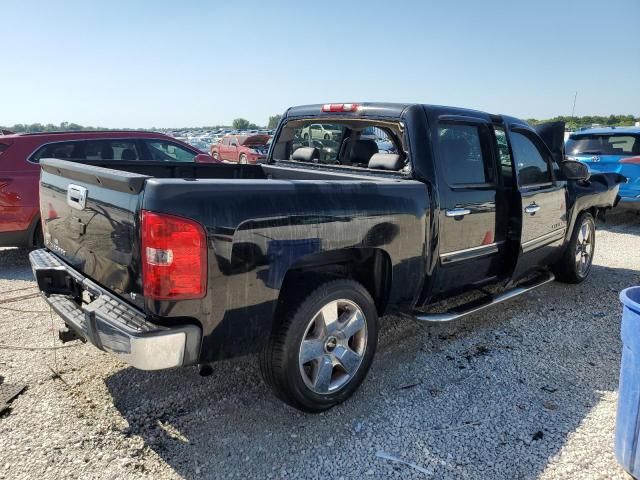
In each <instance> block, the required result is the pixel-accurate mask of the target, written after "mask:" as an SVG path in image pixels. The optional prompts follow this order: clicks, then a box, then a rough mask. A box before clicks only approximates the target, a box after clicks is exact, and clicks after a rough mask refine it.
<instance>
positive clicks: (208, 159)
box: [193, 153, 218, 163]
mask: <svg viewBox="0 0 640 480" xmlns="http://www.w3.org/2000/svg"><path fill="white" fill-rule="evenodd" d="M193 161H194V162H196V163H218V161H217V160H216V159H215V158H213V157H212V156H211V155H209V154H208V153H199V154H197V155H196V156H195V157H194V159H193Z"/></svg>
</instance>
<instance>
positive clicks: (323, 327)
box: [260, 279, 378, 413]
mask: <svg viewBox="0 0 640 480" xmlns="http://www.w3.org/2000/svg"><path fill="white" fill-rule="evenodd" d="M377 343H378V314H377V311H376V306H375V303H374V301H373V299H372V298H371V295H370V294H369V292H368V291H367V290H366V289H365V288H364V287H363V286H362V285H361V284H360V283H358V282H355V281H353V280H346V279H340V280H333V281H330V282H327V283H324V284H322V285H320V286H319V287H317V288H316V289H315V290H313V291H311V293H309V294H308V295H307V296H306V297H305V298H303V299H302V300H301V301H299V302H298V303H297V304H295V305H294V306H292V307H291V308H289V309H288V314H287V315H286V317H285V318H284V320H283V322H282V324H281V325H280V327H279V328H278V329H277V330H276V331H275V332H274V333H273V334H272V336H271V338H270V340H269V343H268V345H267V347H266V348H265V350H264V352H263V354H262V355H261V359H260V367H261V368H260V370H261V372H262V376H263V378H264V379H265V382H266V383H267V384H268V385H269V386H270V387H271V389H272V390H273V391H274V393H275V394H276V396H278V397H279V398H280V399H281V400H284V401H285V402H287V403H288V404H289V405H291V406H293V407H295V408H298V409H300V410H303V411H306V412H311V413H316V412H321V411H323V410H327V409H329V408H331V407H333V406H334V405H337V404H338V403H340V402H343V401H345V400H346V399H348V398H349V397H350V396H351V395H353V393H354V392H355V391H356V390H357V388H358V386H359V385H360V383H361V382H362V381H363V380H364V378H365V376H366V375H367V372H368V370H369V367H370V366H371V362H372V361H373V356H374V353H375V350H376V345H377Z"/></svg>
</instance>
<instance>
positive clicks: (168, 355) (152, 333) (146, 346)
mask: <svg viewBox="0 0 640 480" xmlns="http://www.w3.org/2000/svg"><path fill="white" fill-rule="evenodd" d="M29 260H30V261H31V268H32V269H33V274H34V276H35V277H36V280H37V282H38V288H39V289H40V291H41V292H42V296H43V297H44V299H45V300H46V301H47V302H48V303H49V305H51V307H52V308H53V310H54V311H55V312H56V313H57V314H58V315H60V317H62V319H63V320H64V323H65V324H66V325H67V326H68V327H69V328H71V329H72V330H74V331H75V332H76V333H77V334H78V335H79V336H81V337H82V338H84V339H85V340H87V341H89V342H91V343H92V344H93V345H95V346H96V347H98V348H99V349H100V350H104V351H106V352H110V353H113V354H114V355H117V356H118V357H119V358H121V359H122V360H124V361H125V362H127V363H128V364H130V365H131V366H133V367H135V368H139V369H141V370H161V369H164V368H172V367H180V366H186V365H193V364H196V363H197V362H198V354H199V349H200V340H201V331H200V328H199V327H197V326H195V325H180V326H172V327H165V326H161V325H156V324H154V323H152V322H149V321H148V320H147V318H146V317H145V315H144V313H142V312H141V311H140V310H138V309H136V308H134V307H132V306H131V305H129V304H128V303H126V302H125V301H123V300H121V299H119V298H118V297H117V296H115V295H113V294H112V293H110V292H108V291H107V290H105V289H103V288H102V287H100V286H99V285H97V284H96V283H94V282H92V281H91V280H89V279H88V278H87V277H85V276H83V275H82V274H81V273H79V272H77V271H76V270H74V269H73V268H71V267H70V266H69V265H67V264H66V263H64V262H62V261H61V260H59V259H58V257H56V256H55V255H53V254H52V253H50V252H49V251H47V250H45V249H41V250H34V251H33V252H31V253H30V254H29ZM81 299H84V301H82V300H81Z"/></svg>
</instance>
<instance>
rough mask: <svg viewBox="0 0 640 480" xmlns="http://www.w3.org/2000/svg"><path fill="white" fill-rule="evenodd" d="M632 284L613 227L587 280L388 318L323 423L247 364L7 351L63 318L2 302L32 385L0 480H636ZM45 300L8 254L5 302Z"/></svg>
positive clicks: (11, 368) (20, 378)
mask: <svg viewBox="0 0 640 480" xmlns="http://www.w3.org/2000/svg"><path fill="white" fill-rule="evenodd" d="M639 270H640V217H637V216H634V215H616V216H610V217H609V219H608V222H607V223H606V224H601V225H599V231H598V235H597V246H596V258H595V264H594V268H593V272H592V276H591V278H590V279H589V280H588V281H587V282H586V283H584V284H582V285H579V286H568V285H562V284H559V283H552V284H549V285H546V286H544V287H542V288H540V289H538V290H536V291H534V292H532V293H531V294H529V295H526V296H523V297H520V298H518V299H515V300H513V301H511V302H509V303H506V304H504V305H502V306H499V307H497V308H494V309H492V310H489V311H486V312H485V313H481V314H476V315H473V316H471V317H468V318H467V319H465V320H462V321H459V322H457V323H454V324H450V325H438V326H427V325H421V324H417V323H413V322H410V321H406V320H405V321H402V320H398V319H394V318H386V319H385V323H384V325H385V326H384V328H383V332H382V336H381V344H380V348H379V350H378V353H377V356H376V360H375V362H374V364H373V367H372V370H371V372H370V374H369V377H368V378H367V380H366V381H365V382H364V384H363V385H362V387H361V389H360V391H359V392H358V393H357V394H356V395H355V396H354V397H353V398H352V399H351V400H350V401H348V402H347V403H345V404H343V405H340V406H338V407H337V408H334V409H333V410H331V411H329V412H326V413H323V414H320V415H315V416H313V415H306V414H302V413H299V412H298V411H296V410H293V409H291V408H289V407H287V406H285V405H284V404H282V403H281V402H279V401H278V400H276V399H275V398H274V397H273V396H272V395H271V393H270V392H269V390H268V389H267V388H266V387H265V385H264V384H263V383H262V381H261V380H260V377H259V375H258V369H257V366H256V361H255V359H254V358H244V359H240V360H236V361H233V362H224V363H218V364H215V366H214V367H215V368H214V373H213V375H212V376H210V377H208V378H201V377H199V376H198V374H197V371H196V369H195V368H189V369H182V370H175V371H164V372H153V373H149V372H140V371H136V370H134V369H132V368H129V367H127V366H126V365H125V364H123V363H121V362H118V361H116V360H115V359H114V358H113V357H111V356H110V355H107V354H105V353H102V352H100V351H98V350H97V349H96V348H94V347H92V346H89V345H82V344H77V343H74V344H70V345H72V346H71V348H64V349H59V350H56V351H53V350H15V349H7V345H9V346H21V347H52V346H53V345H54V344H56V345H59V344H58V343H57V341H55V340H54V331H55V330H57V328H58V327H59V326H60V325H61V321H60V319H59V318H57V317H56V316H55V315H53V316H51V315H50V313H49V311H48V309H47V307H46V305H45V303H44V302H43V301H42V300H41V299H40V298H38V297H32V298H28V299H24V300H20V301H16V302H11V303H0V331H2V333H3V335H2V339H1V340H0V344H2V345H3V346H2V347H0V375H1V376H3V377H5V379H4V382H5V383H24V384H26V385H27V390H26V391H25V392H24V393H23V394H22V395H21V396H19V397H18V398H16V399H15V400H14V402H13V403H12V404H11V407H12V408H11V411H10V412H9V413H5V415H4V416H3V417H2V418H0V478H7V479H9V478H11V479H19V478H40V479H46V478H75V477H78V478H80V477H81V478H125V477H126V478H136V477H140V478H142V477H153V478H183V477H185V478H199V477H206V478H234V477H236V478H327V477H329V478H345V479H347V478H361V477H369V478H463V479H475V478H479V479H486V478H491V479H494V478H496V479H498V478H505V479H512V478H545V479H556V478H567V479H573V478H607V479H608V478H626V477H625V475H624V474H623V472H622V470H621V469H619V468H618V467H617V466H616V463H615V459H614V455H613V431H614V424H615V410H616V400H617V393H616V390H617V380H618V369H619V360H620V349H621V345H620V338H619V322H620V310H621V307H620V304H619V301H618V292H619V291H620V290H621V289H622V288H624V287H626V286H630V285H633V284H638V283H640V273H639ZM18 289H22V290H18ZM35 292H36V289H35V287H34V282H33V280H32V277H31V271H30V267H29V266H28V260H27V252H26V251H24V250H15V249H5V250H0V302H2V300H3V299H7V298H10V297H14V296H22V295H28V294H30V293H35ZM8 308H10V309H13V310H7V309H8ZM52 325H53V326H54V327H55V328H54V329H52ZM67 345H69V344H67ZM52 369H53V370H55V371H57V372H59V374H60V376H59V377H58V378H56V377H55V376H54V375H53V373H52V372H53V371H52ZM390 458H395V459H399V460H401V461H402V462H406V463H401V462H400V461H394V460H390Z"/></svg>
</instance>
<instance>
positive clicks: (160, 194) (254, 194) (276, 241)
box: [143, 180, 429, 361]
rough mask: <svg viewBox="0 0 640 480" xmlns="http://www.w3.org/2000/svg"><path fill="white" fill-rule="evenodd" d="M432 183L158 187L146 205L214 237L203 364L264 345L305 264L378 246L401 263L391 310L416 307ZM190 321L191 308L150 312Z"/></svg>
mask: <svg viewBox="0 0 640 480" xmlns="http://www.w3.org/2000/svg"><path fill="white" fill-rule="evenodd" d="M428 205H429V199H428V194H427V191H426V187H425V186H424V184H422V183H420V182H417V181H411V180H401V181H398V182H379V183H378V182H374V181H372V182H362V181H331V182H324V181H283V180H260V181H256V180H253V181H246V180H228V181H220V180H199V181H198V182H190V181H187V180H148V181H147V184H146V187H145V194H144V200H143V208H144V209H148V210H152V211H157V212H162V213H168V214H172V215H180V216H184V217H188V218H193V219H198V220H199V221H201V222H202V223H203V224H204V226H205V228H206V231H207V238H208V247H209V248H208V252H209V258H208V264H209V276H208V294H207V297H206V298H205V299H204V301H203V303H202V315H201V317H200V319H199V320H200V322H201V324H202V327H203V335H204V340H203V342H204V345H203V346H204V348H203V358H202V359H201V360H202V361H210V360H218V359H222V358H227V357H231V356H237V355H240V354H244V353H249V352H251V351H255V350H256V349H258V348H260V347H261V346H262V344H263V343H264V340H266V338H267V337H268V334H269V333H270V331H271V326H272V319H273V316H274V311H275V307H276V303H277V300H278V295H279V292H280V287H281V286H282V282H283V280H284V277H285V275H286V273H287V271H288V270H289V269H290V268H291V267H292V266H294V265H295V264H297V263H300V262H302V261H304V259H305V257H308V256H310V255H317V254H318V253H322V252H339V251H341V250H344V249H352V248H377V249H381V250H383V251H384V252H385V254H386V255H388V258H389V260H390V263H391V266H392V286H391V291H390V299H389V304H390V305H395V304H401V303H405V302H406V303H411V302H412V301H413V299H414V296H415V295H416V293H417V292H418V290H419V287H420V285H421V282H422V279H423V278H424V265H425V252H426V251H427V245H426V238H427V225H428V224H429V213H428V212H429V209H428ZM148 307H150V308H151V309H152V310H154V312H153V313H155V314H157V315H162V316H165V315H171V316H181V315H184V316H188V315H189V314H190V312H189V311H188V306H187V305H184V304H180V303H179V302H177V303H173V304H171V303H162V302H161V303H158V304H156V305H148Z"/></svg>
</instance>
